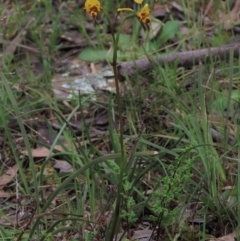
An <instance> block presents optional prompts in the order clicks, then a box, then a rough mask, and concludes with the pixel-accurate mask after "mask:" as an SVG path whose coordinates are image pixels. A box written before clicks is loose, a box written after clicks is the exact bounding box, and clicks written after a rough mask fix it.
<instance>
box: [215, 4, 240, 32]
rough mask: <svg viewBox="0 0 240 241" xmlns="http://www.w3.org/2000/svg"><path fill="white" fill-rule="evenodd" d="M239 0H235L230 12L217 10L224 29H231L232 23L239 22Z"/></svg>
mask: <svg viewBox="0 0 240 241" xmlns="http://www.w3.org/2000/svg"><path fill="white" fill-rule="evenodd" d="M239 13H240V0H236V2H235V4H234V7H233V9H232V10H231V12H230V13H223V12H219V15H218V16H219V21H220V22H221V23H222V24H223V26H224V28H225V29H227V30H228V29H231V28H232V26H233V25H235V24H238V23H239V22H240V14H239Z"/></svg>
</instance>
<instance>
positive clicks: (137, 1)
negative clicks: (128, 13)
mask: <svg viewBox="0 0 240 241" xmlns="http://www.w3.org/2000/svg"><path fill="white" fill-rule="evenodd" d="M134 2H135V3H137V4H142V2H143V0H134Z"/></svg>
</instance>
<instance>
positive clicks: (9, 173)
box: [0, 164, 18, 189]
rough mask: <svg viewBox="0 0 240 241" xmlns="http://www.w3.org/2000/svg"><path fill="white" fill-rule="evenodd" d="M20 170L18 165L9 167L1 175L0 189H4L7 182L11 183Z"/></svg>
mask: <svg viewBox="0 0 240 241" xmlns="http://www.w3.org/2000/svg"><path fill="white" fill-rule="evenodd" d="M17 172H18V165H17V164H16V165H14V166H13V167H9V168H8V169H7V170H6V171H5V172H4V173H3V174H2V176H0V189H2V188H3V187H4V186H5V185H6V184H8V183H10V182H11V181H12V180H13V179H14V178H15V176H16V175H17Z"/></svg>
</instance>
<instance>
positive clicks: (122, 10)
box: [118, 8, 134, 12]
mask: <svg viewBox="0 0 240 241" xmlns="http://www.w3.org/2000/svg"><path fill="white" fill-rule="evenodd" d="M118 12H134V10H133V9H132V8H119V9H118Z"/></svg>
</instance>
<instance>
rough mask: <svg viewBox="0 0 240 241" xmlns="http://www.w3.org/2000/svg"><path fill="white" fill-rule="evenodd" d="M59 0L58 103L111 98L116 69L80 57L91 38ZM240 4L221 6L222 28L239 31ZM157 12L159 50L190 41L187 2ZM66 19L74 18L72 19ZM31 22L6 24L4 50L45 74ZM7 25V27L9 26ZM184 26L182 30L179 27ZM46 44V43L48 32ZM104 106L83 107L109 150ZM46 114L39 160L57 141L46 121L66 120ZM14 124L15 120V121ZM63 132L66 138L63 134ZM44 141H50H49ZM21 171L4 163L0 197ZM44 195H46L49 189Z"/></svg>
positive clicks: (64, 165)
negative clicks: (16, 27) (14, 25)
mask: <svg viewBox="0 0 240 241" xmlns="http://www.w3.org/2000/svg"><path fill="white" fill-rule="evenodd" d="M55 4H56V5H57V9H58V11H62V12H63V14H62V16H61V18H62V22H61V26H60V32H61V34H59V36H58V37H59V41H60V43H61V44H60V47H59V49H58V51H56V52H54V53H53V55H54V56H53V66H54V68H53V78H52V76H49V79H48V81H49V82H51V84H52V91H53V93H54V95H55V97H56V98H57V99H58V101H59V102H60V103H64V101H65V100H67V101H69V102H71V100H72V99H73V98H74V97H77V96H78V94H79V93H81V94H85V95H89V94H92V93H100V97H99V96H97V94H96V95H95V96H94V99H93V102H94V101H99V100H105V101H108V100H109V98H108V95H107V94H105V95H104V93H105V91H107V92H112V93H115V86H114V81H113V73H112V70H111V67H110V65H109V64H107V63H106V61H102V63H101V64H100V68H99V69H98V70H97V71H92V70H93V69H91V65H90V64H92V63H89V62H91V61H89V62H87V61H79V58H78V56H79V54H80V53H81V52H82V50H83V49H84V48H85V47H86V46H88V45H89V44H88V41H86V39H84V36H83V35H82V34H81V33H79V30H78V25H77V24H76V23H75V22H74V21H72V20H69V19H68V14H69V13H72V12H73V9H74V7H72V6H71V5H67V7H64V6H60V5H59V4H60V3H57V2H56V3H55ZM201 4H202V6H200V7H199V8H200V10H201V8H202V9H203V10H204V21H203V24H205V25H203V28H206V29H209V26H212V27H213V28H212V29H211V30H210V33H211V31H212V33H211V34H213V32H214V27H215V24H216V22H215V19H212V18H211V17H212V13H213V11H214V1H210V2H209V4H206V3H205V2H203V3H201ZM223 4H227V3H226V2H224V3H223ZM78 5H79V6H82V5H83V2H81V1H79V3H78ZM8 8H10V9H11V8H12V9H13V6H11V5H10V6H5V11H4V14H5V16H4V17H6V16H7V15H6V14H8V17H9V16H11V14H12V15H13V14H14V11H12V12H11V11H9V9H8ZM28 9H31V3H30V6H28ZM223 9H226V8H223ZM238 9H239V1H235V3H234V4H233V5H232V6H231V12H230V15H229V13H227V12H226V11H224V10H219V12H218V16H220V17H219V18H218V20H217V24H219V23H220V24H223V30H233V31H237V24H238V22H239V15H238V12H239V11H238ZM7 10H8V11H7ZM63 10H64V11H63ZM199 12H201V11H199ZM188 14H189V16H190V17H191V19H192V21H196V19H197V17H198V13H197V11H196V13H195V12H193V11H189V12H188ZM170 15H171V16H173V18H174V20H172V17H171V18H170ZM153 16H154V17H155V18H156V19H157V20H160V21H161V22H162V23H164V24H163V26H162V24H161V22H160V21H156V22H155V26H153V28H154V30H155V32H154V34H153V36H152V38H151V39H152V42H155V43H154V47H153V49H157V50H159V48H160V47H161V48H162V50H161V51H163V52H164V48H163V47H164V46H166V47H167V48H169V49H171V50H175V46H177V43H178V41H180V40H181V39H182V38H186V42H187V39H188V38H189V34H190V31H189V28H188V26H187V25H186V24H185V23H184V22H185V19H186V16H185V11H184V10H183V7H182V6H181V5H179V4H178V3H177V2H174V1H173V2H171V3H168V4H165V5H162V4H159V3H156V4H155V7H154V11H153ZM45 17H46V18H45V20H44V31H43V34H45V35H46V36H47V35H48V33H50V32H51V29H52V27H51V24H50V22H51V21H50V20H49V16H48V15H46V16H45ZM68 20H69V21H70V22H68ZM171 21H172V22H171ZM153 22H154V21H153ZM31 23H32V22H31V21H30V22H29V23H28V24H26V25H25V27H23V28H22V29H21V31H20V32H19V33H17V31H16V30H14V29H13V31H12V32H11V31H10V29H7V30H9V31H8V34H7V37H8V38H6V39H3V40H2V42H1V44H2V46H4V48H5V51H4V52H3V53H4V54H9V55H11V56H12V59H13V60H14V62H16V63H17V62H18V61H22V57H21V58H20V57H19V56H18V54H19V53H21V56H24V58H25V59H27V58H29V59H32V60H34V59H35V61H33V62H34V66H33V69H34V67H36V66H38V67H37V68H36V71H35V73H36V76H41V73H42V70H43V69H44V66H43V63H44V61H43V59H42V57H39V56H40V55H39V53H40V50H39V49H38V48H37V47H35V46H34V45H31V47H30V48H31V49H30V48H29V44H30V43H31V42H34V41H33V39H31V38H30V37H29V36H30V32H31V31H32V29H31V28H32V27H31ZM6 25H9V23H8V22H6ZM132 25H133V23H131V22H129V25H128V29H125V31H126V33H127V34H129V33H131V29H132ZM164 26H167V28H166V29H165V30H164ZM7 27H8V28H9V26H7ZM61 28H62V29H61ZM169 28H171V29H172V31H170V32H168V31H167V30H168V29H169ZM181 29H182V30H184V31H180V30H181ZM86 30H87V32H88V33H89V34H90V35H92V36H94V35H93V32H94V25H93V23H90V22H87V23H86ZM161 31H163V33H164V36H163V35H162V36H161ZM179 31H180V33H181V36H179V35H178V33H179ZM208 34H209V31H208ZM143 35H144V34H143V33H142V37H143V38H144V36H143ZM5 37H6V36H5ZM94 42H95V43H96V44H97V39H94V40H93V43H94ZM159 42H161V45H163V46H161V45H160V44H159ZM44 44H45V45H47V38H46V42H45V43H44ZM156 44H157V45H158V46H157V45H156ZM186 46H187V47H186V48H187V49H188V50H192V49H196V48H197V46H196V45H195V44H194V43H189V42H187V43H186ZM108 47H109V46H107V45H106V46H105V48H108ZM182 49H183V51H184V50H185V49H184V47H183V48H182ZM29 50H30V51H29ZM66 51H67V53H66ZM36 56H37V57H36ZM92 66H97V65H92ZM45 67H46V66H45ZM37 70H38V71H37ZM18 71H19V72H23V73H24V72H25V76H27V74H28V72H27V70H25V69H24V67H23V66H21V65H19V67H18ZM26 85H27V84H26ZM126 93H127V92H126ZM149 99H150V102H151V96H150V97H149ZM65 103H66V102H65ZM65 106H68V111H67V112H69V111H70V109H71V104H70V103H69V104H65ZM95 108H97V109H98V112H97V111H96V110H95ZM143 109H144V110H146V112H147V110H148V109H147V106H144V108H143ZM92 110H94V111H95V112H94V111H93V112H94V113H96V114H95V115H92V116H91V114H90V113H91V112H92ZM106 110H107V105H104V104H102V105H101V108H100V107H99V106H97V104H90V105H89V106H86V107H85V116H84V118H86V119H87V118H89V125H88V127H90V126H91V134H92V137H91V138H92V141H96V146H97V147H99V148H102V150H101V151H102V152H103V153H105V152H106V153H108V152H109V149H110V151H111V148H109V149H108V148H106V146H107V144H105V143H104V144H103V143H99V142H98V141H99V140H101V138H102V136H104V135H106V134H107V129H108V125H109V123H108V118H107V116H108V113H107V112H106ZM39 114H40V115H43V113H39ZM214 115H217V114H216V113H215V114H214ZM48 117H49V116H48ZM54 118H55V116H54ZM144 118H146V119H147V118H148V117H147V116H146V115H145V116H144ZM167 118H169V117H166V119H167ZM43 119H44V118H43ZM48 119H49V120H48V121H43V120H40V121H35V123H34V125H33V126H32V128H33V129H35V137H36V136H37V139H38V141H39V143H40V144H38V145H37V146H36V145H35V146H34V145H33V146H34V147H36V148H34V147H33V149H32V155H33V157H34V158H35V160H38V159H41V158H44V157H46V156H49V149H50V148H51V145H52V144H53V142H54V140H55V137H56V135H55V134H53V132H52V130H50V129H48V128H47V126H49V123H50V125H51V127H52V128H53V129H55V131H56V133H57V132H58V131H59V130H60V129H61V126H62V123H59V122H54V121H52V122H51V120H50V119H51V118H48ZM116 119H117V115H116ZM169 119H170V118H169ZM125 121H126V122H127V121H128V120H125ZM14 122H15V128H14V129H13V124H14ZM170 122H171V119H170ZM170 122H169V123H170ZM221 122H222V120H221ZM90 123H91V124H90ZM149 123H151V122H148V124H149ZM169 123H168V124H169ZM10 124H12V127H11V125H10ZM24 124H25V126H26V127H29V126H31V125H30V123H29V121H28V120H26V121H25V122H24ZM42 125H44V128H43V127H42ZM70 125H71V126H72V127H73V129H74V131H75V133H77V135H81V133H82V131H83V129H82V127H81V126H82V120H81V118H80V117H79V116H78V118H76V119H74V118H73V119H72V120H71V121H70ZM9 127H11V128H12V130H14V131H15V132H16V131H19V130H18V123H17V122H16V121H14V120H13V122H11V123H9ZM213 130H214V131H213V132H212V133H216V132H217V134H216V136H218V131H217V130H215V129H213ZM103 133H104V134H103ZM234 133H235V132H234V131H233V134H234ZM28 134H29V136H30V131H29V132H28ZM1 135H2V134H1ZM31 135H32V133H31ZM61 138H63V136H62V137H61ZM216 139H218V138H216ZM44 140H47V142H45V141H44ZM3 141H4V140H3ZM65 141H66V140H64V138H63V139H62V140H61V142H63V143H64V144H66V142H65ZM81 141H83V140H80V142H81ZM217 141H219V140H217ZM82 143H83V142H82ZM82 143H81V144H82ZM61 144H62V143H61ZM1 145H2V144H1ZM46 145H47V146H48V147H45V146H46ZM22 146H23V149H22V150H19V154H26V150H25V149H24V144H23V143H22ZM54 148H55V150H57V151H58V152H60V153H61V152H64V151H65V149H64V148H62V145H58V144H57V145H56V146H55V147H54ZM67 150H71V149H69V148H68V147H67ZM107 150H108V151H107ZM4 159H7V158H6V156H4ZM10 159H12V160H11V161H13V160H14V158H13V157H10ZM4 161H5V160H4ZM53 161H54V164H53V165H52V166H53V168H55V169H57V170H58V171H59V172H60V173H68V172H72V171H73V170H74V169H73V166H72V165H71V164H70V163H69V162H67V161H66V160H62V159H55V160H54V159H53ZM52 166H50V167H49V168H50V169H51V168H52ZM17 172H18V166H17V165H16V164H14V165H11V166H10V167H7V168H6V167H5V168H4V171H3V173H2V175H1V176H0V189H1V190H0V198H1V200H4V199H5V198H9V195H10V192H9V193H8V192H7V191H5V189H6V190H7V189H8V188H7V186H8V184H9V183H11V182H14V181H16V180H15V179H16V176H17ZM51 191H52V189H51V188H50V189H49V190H48V192H51ZM46 192H47V191H46ZM11 194H12V192H11ZM46 196H48V194H47V195H46ZM12 203H13V202H12ZM6 205H8V204H6ZM11 211H12V210H11ZM12 213H13V215H15V214H16V210H13V211H12ZM29 213H30V214H29ZM29 213H28V214H27V216H31V212H29ZM7 216H8V217H9V219H10V220H11V217H12V214H11V212H10V211H9V212H8V213H7ZM17 219H18V220H21V219H22V217H18V218H17ZM0 222H1V223H2V224H4V221H2V220H0ZM11 222H12V223H15V224H16V223H18V221H17V220H14V219H12V221H11ZM11 222H10V223H11ZM15 224H12V225H15ZM149 226H150V224H149ZM150 233H152V230H151V229H150V230H149V229H143V230H141V229H140V225H139V226H138V228H136V230H135V233H134V234H132V236H131V238H138V239H139V240H149V238H150V237H151V235H150ZM225 238H226V239H225ZM227 238H228V239H229V240H233V239H234V235H233V234H230V235H228V236H223V237H222V238H218V239H215V240H224V239H225V240H228V239H227ZM231 238H232V239H231Z"/></svg>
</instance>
